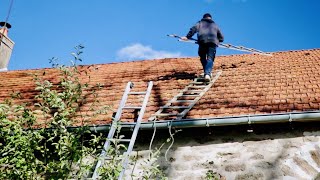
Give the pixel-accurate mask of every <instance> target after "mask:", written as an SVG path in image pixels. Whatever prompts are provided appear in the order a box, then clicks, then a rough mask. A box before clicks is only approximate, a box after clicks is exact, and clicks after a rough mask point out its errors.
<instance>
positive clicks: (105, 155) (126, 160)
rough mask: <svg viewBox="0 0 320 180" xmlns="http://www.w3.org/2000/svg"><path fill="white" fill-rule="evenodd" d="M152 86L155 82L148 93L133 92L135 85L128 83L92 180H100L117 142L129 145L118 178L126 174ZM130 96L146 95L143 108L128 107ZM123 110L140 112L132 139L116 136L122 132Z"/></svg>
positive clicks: (120, 178) (149, 84)
mask: <svg viewBox="0 0 320 180" xmlns="http://www.w3.org/2000/svg"><path fill="white" fill-rule="evenodd" d="M152 86H153V82H152V81H150V82H149V83H148V87H147V91H145V92H131V89H132V88H133V83H132V82H128V84H127V86H126V89H125V91H124V94H123V96H122V99H121V102H120V105H119V108H118V110H117V113H116V115H115V118H114V120H113V121H112V125H111V128H110V130H109V133H108V138H107V139H106V142H105V144H104V146H103V149H102V152H101V154H100V157H99V160H98V162H97V164H96V167H95V170H94V172H93V176H92V178H91V179H93V180H95V179H97V178H99V168H100V167H101V166H102V165H103V164H104V163H105V161H106V160H110V157H108V150H109V148H110V146H112V144H114V143H115V142H121V143H129V145H128V148H127V150H126V152H124V153H123V159H122V170H121V172H120V174H119V177H118V180H122V178H123V175H124V172H125V170H126V168H127V166H128V163H129V157H130V154H131V152H132V149H133V146H134V143H135V141H136V138H137V135H138V131H139V128H140V124H141V120H142V118H143V115H144V112H145V110H146V106H147V103H148V99H149V96H150V94H151V89H152ZM129 95H132V96H134V95H144V98H143V102H142V105H141V106H126V102H127V99H128V96H129ZM123 109H133V110H139V115H138V118H137V120H136V122H135V124H134V129H133V132H132V135H131V138H130V139H122V138H121V137H120V136H118V135H115V134H118V133H119V132H117V133H116V131H120V130H121V127H120V130H119V122H120V119H121V114H122V110H123Z"/></svg>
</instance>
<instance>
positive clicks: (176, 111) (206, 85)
mask: <svg viewBox="0 0 320 180" xmlns="http://www.w3.org/2000/svg"><path fill="white" fill-rule="evenodd" d="M221 73H222V71H221V70H218V71H216V73H214V77H213V78H212V80H211V81H210V82H206V81H205V79H204V77H203V76H201V77H197V78H195V79H194V80H193V81H192V82H190V83H189V84H188V85H187V86H186V87H185V88H184V89H183V90H182V91H181V92H179V93H178V94H177V95H176V96H174V97H173V98H172V99H171V100H170V101H169V102H168V103H166V104H165V105H164V106H162V107H160V109H159V110H158V111H157V112H156V113H155V114H153V115H152V116H151V117H150V118H149V119H148V120H149V121H154V120H158V119H159V118H160V117H175V119H182V118H183V117H185V116H186V114H187V113H188V112H189V111H190V110H191V108H192V107H193V106H194V105H195V104H196V103H197V102H198V101H199V100H200V99H201V97H202V96H203V95H204V94H205V93H206V92H207V91H208V90H209V89H210V88H211V86H212V85H213V84H214V82H215V81H216V80H217V79H218V78H219V76H220V75H221ZM181 98H184V99H181ZM186 99H187V100H186ZM181 103H182V104H187V105H183V106H181V105H178V106H177V105H175V104H181ZM166 110H169V111H170V110H171V111H173V112H166Z"/></svg>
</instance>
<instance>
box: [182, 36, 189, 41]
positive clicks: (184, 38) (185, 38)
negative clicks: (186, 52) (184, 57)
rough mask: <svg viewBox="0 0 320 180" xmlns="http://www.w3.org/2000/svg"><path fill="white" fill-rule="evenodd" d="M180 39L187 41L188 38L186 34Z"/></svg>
mask: <svg viewBox="0 0 320 180" xmlns="http://www.w3.org/2000/svg"><path fill="white" fill-rule="evenodd" d="M180 39H181V40H183V41H188V40H189V39H188V38H187V37H186V36H183V37H181V38H180Z"/></svg>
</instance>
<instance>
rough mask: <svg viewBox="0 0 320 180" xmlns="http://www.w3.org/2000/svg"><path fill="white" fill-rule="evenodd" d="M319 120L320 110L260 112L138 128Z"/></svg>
mask: <svg viewBox="0 0 320 180" xmlns="http://www.w3.org/2000/svg"><path fill="white" fill-rule="evenodd" d="M307 121H320V111H305V112H289V113H279V114H260V115H244V116H230V117H213V118H201V119H179V120H162V121H154V122H153V121H150V122H141V125H140V130H153V129H154V127H156V128H157V129H167V128H169V127H172V128H173V127H175V128H192V127H210V126H230V125H244V124H248V125H250V124H267V123H285V122H307ZM134 126H135V123H121V127H122V129H124V130H131V129H133V128H134ZM89 128H90V131H92V132H102V131H108V130H109V129H110V125H99V126H90V127H89Z"/></svg>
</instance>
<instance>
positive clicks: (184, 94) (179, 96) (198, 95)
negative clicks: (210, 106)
mask: <svg viewBox="0 0 320 180" xmlns="http://www.w3.org/2000/svg"><path fill="white" fill-rule="evenodd" d="M182 96H193V97H195V96H199V94H189V95H188V94H182V95H180V96H178V97H182Z"/></svg>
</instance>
